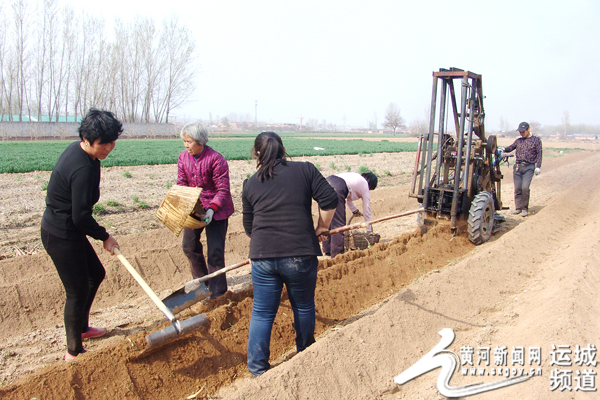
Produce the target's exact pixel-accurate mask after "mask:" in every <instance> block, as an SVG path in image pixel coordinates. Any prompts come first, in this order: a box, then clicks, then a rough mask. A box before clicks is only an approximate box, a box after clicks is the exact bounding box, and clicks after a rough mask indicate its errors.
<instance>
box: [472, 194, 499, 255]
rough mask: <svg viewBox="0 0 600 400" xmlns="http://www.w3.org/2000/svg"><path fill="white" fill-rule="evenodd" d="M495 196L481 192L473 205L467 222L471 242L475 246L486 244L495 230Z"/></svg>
mask: <svg viewBox="0 0 600 400" xmlns="http://www.w3.org/2000/svg"><path fill="white" fill-rule="evenodd" d="M495 212H496V209H495V208H494V196H492V194H491V193H490V192H479V193H477V195H476V196H475V198H474V199H473V202H472V203H471V208H470V209H469V218H468V220H467V224H468V228H467V229H468V232H469V240H470V241H471V242H473V243H474V244H481V243H485V242H487V241H488V240H489V238H490V236H492V230H493V229H494V213H495Z"/></svg>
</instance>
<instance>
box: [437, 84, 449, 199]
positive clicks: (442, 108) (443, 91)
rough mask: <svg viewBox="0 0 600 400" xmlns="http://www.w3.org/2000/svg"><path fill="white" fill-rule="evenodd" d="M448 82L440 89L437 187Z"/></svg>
mask: <svg viewBox="0 0 600 400" xmlns="http://www.w3.org/2000/svg"><path fill="white" fill-rule="evenodd" d="M447 88H448V82H447V81H446V80H445V79H443V80H442V87H441V89H440V92H441V93H440V121H439V123H440V124H439V129H438V131H439V132H438V142H437V143H438V148H437V163H436V166H435V177H436V186H439V185H440V169H441V167H442V164H443V162H442V161H443V160H442V148H443V147H444V146H443V144H444V133H445V130H444V126H445V122H446V94H447V92H448V89H447ZM439 203H440V204H438V211H440V210H441V203H442V201H441V199H439Z"/></svg>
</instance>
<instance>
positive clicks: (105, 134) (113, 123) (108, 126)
mask: <svg viewBox="0 0 600 400" xmlns="http://www.w3.org/2000/svg"><path fill="white" fill-rule="evenodd" d="M78 131H79V137H80V138H81V140H83V139H86V140H87V141H88V142H90V144H93V143H94V142H95V141H96V139H100V144H104V143H110V142H114V141H115V140H117V139H118V138H119V135H120V134H121V132H123V124H121V121H119V120H118V119H116V118H115V116H114V115H113V114H112V113H111V112H110V111H101V110H98V109H95V108H90V111H88V113H87V115H86V116H85V118H84V119H83V120H82V121H81V125H79V129H78Z"/></svg>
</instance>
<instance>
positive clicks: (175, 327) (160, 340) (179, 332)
mask: <svg viewBox="0 0 600 400" xmlns="http://www.w3.org/2000/svg"><path fill="white" fill-rule="evenodd" d="M114 253H115V254H116V255H117V257H118V258H119V261H121V263H122V264H123V265H124V266H125V268H127V271H129V273H130V274H131V275H132V276H133V278H134V279H135V280H136V281H137V283H139V284H140V286H141V287H142V289H144V291H145V292H146V294H147V295H148V296H149V297H150V299H151V300H152V301H153V302H154V304H156V306H157V307H158V308H159V309H160V311H162V313H163V314H164V315H165V317H167V319H168V320H169V321H170V322H171V325H169V326H167V327H166V328H163V329H161V330H159V331H156V332H154V333H151V334H149V335H147V336H146V349H147V350H148V349H152V348H154V347H159V346H162V345H164V344H166V343H168V342H171V341H173V340H175V339H177V338H179V337H181V336H183V335H187V334H188V333H190V332H192V331H195V330H196V329H199V328H200V327H201V326H203V325H205V324H206V323H208V318H206V314H200V315H196V316H194V317H192V318H188V319H186V320H184V321H179V320H178V319H177V318H175V315H173V312H172V311H171V310H170V309H169V308H168V307H167V306H166V305H165V304H164V303H163V302H162V301H161V300H160V299H159V298H158V296H157V295H156V293H154V291H153V290H152V289H151V288H150V286H148V284H147V283H146V282H145V281H144V279H143V278H142V277H141V276H140V274H139V273H138V272H137V271H136V270H135V268H133V266H132V265H131V264H130V263H129V261H127V259H126V258H125V257H124V256H123V254H122V253H121V251H120V250H119V249H118V248H115V249H114Z"/></svg>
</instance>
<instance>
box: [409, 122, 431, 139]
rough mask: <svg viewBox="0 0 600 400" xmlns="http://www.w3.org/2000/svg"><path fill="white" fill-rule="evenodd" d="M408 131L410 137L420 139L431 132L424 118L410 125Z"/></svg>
mask: <svg viewBox="0 0 600 400" xmlns="http://www.w3.org/2000/svg"><path fill="white" fill-rule="evenodd" d="M408 130H409V131H410V136H416V137H420V136H422V135H425V134H427V133H428V132H429V124H428V123H427V120H425V119H424V118H417V119H415V120H413V121H412V122H411V123H410V127H409V128H408Z"/></svg>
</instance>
